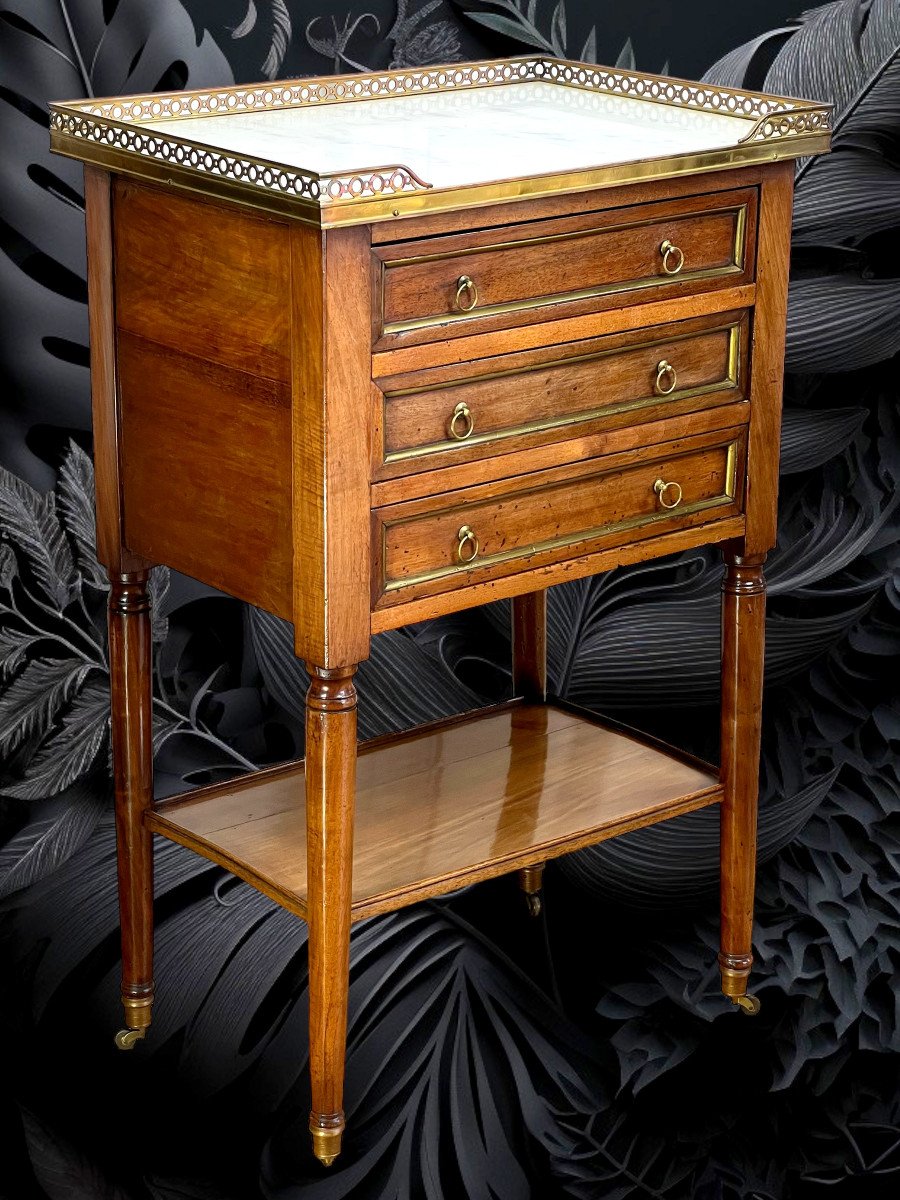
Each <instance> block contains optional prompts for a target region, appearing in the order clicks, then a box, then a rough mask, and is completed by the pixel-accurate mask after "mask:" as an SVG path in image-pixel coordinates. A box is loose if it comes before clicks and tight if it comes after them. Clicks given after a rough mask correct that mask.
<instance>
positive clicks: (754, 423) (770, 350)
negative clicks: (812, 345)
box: [744, 162, 794, 556]
mask: <svg viewBox="0 0 900 1200" xmlns="http://www.w3.org/2000/svg"><path fill="white" fill-rule="evenodd" d="M793 192H794V164H793V163H792V162H783V163H777V164H775V165H774V166H772V167H770V168H769V170H768V172H767V173H766V174H765V175H764V176H763V182H762V188H761V194H760V206H759V257H758V261H757V282H756V310H755V313H754V322H753V342H752V366H751V369H750V432H749V440H748V448H747V497H746V514H747V533H746V538H745V541H744V553H745V555H747V556H751V555H762V554H765V553H766V552H767V551H769V550H770V549H771V548H772V547H773V546H774V545H775V536H776V529H777V522H778V456H779V447H780V445H781V399H782V388H783V384H784V341H785V325H786V322H787V290H788V273H789V270H790V248H791V206H792V201H793Z"/></svg>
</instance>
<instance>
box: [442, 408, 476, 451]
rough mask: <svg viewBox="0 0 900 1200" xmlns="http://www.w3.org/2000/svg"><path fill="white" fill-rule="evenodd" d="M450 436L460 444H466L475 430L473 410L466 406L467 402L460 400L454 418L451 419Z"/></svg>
mask: <svg viewBox="0 0 900 1200" xmlns="http://www.w3.org/2000/svg"><path fill="white" fill-rule="evenodd" d="M447 428H448V430H449V431H450V436H451V437H455V438H456V440H457V441H458V442H464V441H465V440H466V438H467V437H468V436H469V435H470V434H471V432H472V430H473V429H474V428H475V418H474V417H473V416H472V410H471V409H470V408H469V406H468V404H466V402H465V400H460V402H459V404H457V406H456V408H454V410H453V416H452V417H451V418H450V424H449V425H448V427H447Z"/></svg>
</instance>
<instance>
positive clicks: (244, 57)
mask: <svg viewBox="0 0 900 1200" xmlns="http://www.w3.org/2000/svg"><path fill="white" fill-rule="evenodd" d="M532 47H540V48H542V49H544V50H552V51H553V52H555V53H558V54H564V55H566V56H568V57H573V58H576V57H581V58H585V59H588V60H593V61H600V62H606V63H614V62H618V63H620V64H626V65H635V66H637V67H638V68H639V69H646V70H654V71H655V70H665V71H669V72H671V73H673V74H681V75H684V76H686V77H690V78H700V77H703V78H706V79H709V80H714V81H716V82H718V83H722V84H733V85H747V86H749V87H754V88H763V89H768V90H771V91H776V92H785V93H788V94H798V95H806V96H811V97H815V98H818V99H822V100H829V101H832V102H833V103H834V104H835V105H836V108H837V129H836V134H835V139H834V153H833V154H832V155H830V156H828V157H824V158H821V159H818V160H815V161H812V162H807V163H804V164H801V165H800V167H799V170H798V174H797V190H796V204H795V215H794V239H793V242H794V249H793V265H792V282H791V293H790V311H789V329H788V374H787V377H786V381H785V406H786V407H785V419H784V444H783V453H782V460H781V501H780V533H779V541H778V548H777V550H776V551H775V552H774V554H773V555H772V557H771V560H770V568H769V579H770V581H771V590H770V601H769V609H768V617H767V635H768V648H769V649H768V658H767V667H766V685H767V686H766V708H765V735H764V753H763V758H764V761H763V770H762V792H761V813H760V838H761V845H760V870H759V904H758V921H757V928H756V954H757V968H756V981H757V990H758V991H759V992H760V993H761V996H762V1000H763V1008H762V1012H761V1014H760V1016H759V1017H758V1018H757V1019H756V1021H755V1022H750V1021H746V1020H744V1019H742V1018H740V1017H738V1016H737V1014H735V1013H734V1012H732V1011H731V1009H730V1006H728V1005H727V1004H726V1003H725V1002H724V1001H723V1000H721V998H719V997H718V996H717V983H716V977H715V971H714V963H715V954H714V944H715V937H716V913H717V903H716V870H717V868H716V852H717V826H716V814H715V813H710V812H709V811H703V812H698V813H695V814H692V815H690V816H687V817H683V818H680V819H678V820H676V821H672V822H667V823H665V824H663V825H661V826H657V827H655V828H652V829H649V830H645V831H642V832H639V833H635V834H630V835H628V836H625V837H622V838H619V839H616V840H614V841H612V842H607V843H605V844H604V845H603V846H600V847H598V848H596V849H594V850H590V851H584V852H582V853H579V854H576V855H573V856H571V857H570V858H568V859H565V860H561V861H559V862H558V863H557V864H554V866H553V867H552V868H551V869H548V872H547V880H546V895H545V907H544V914H543V916H542V918H541V919H540V920H538V921H533V922H529V921H528V920H526V919H525V917H524V914H523V911H522V909H521V907H520V904H521V898H520V897H519V896H517V894H516V889H515V887H514V886H513V885H512V884H511V882H510V881H509V880H499V881H496V882H493V883H489V884H484V885H480V886H478V887H475V888H470V889H468V890H465V891H463V892H460V893H457V894H455V895H453V896H451V897H449V898H447V899H445V900H443V901H440V902H432V903H427V904H423V905H419V906H417V907H415V908H412V909H409V910H407V911H405V912H403V913H400V914H395V915H392V916H387V917H384V918H380V919H375V920H372V921H368V922H366V923H364V924H362V925H360V926H359V927H358V928H357V930H356V932H355V934H354V939H353V954H352V990H351V1029H350V1040H349V1070H348V1090H349V1096H348V1105H349V1110H350V1112H349V1116H350V1120H351V1129H352V1137H348V1138H347V1139H346V1147H345V1151H344V1154H343V1155H342V1156H341V1158H340V1159H339V1160H338V1162H337V1164H336V1165H335V1167H334V1168H333V1169H332V1171H331V1172H329V1173H323V1172H322V1171H321V1170H319V1169H318V1168H317V1166H316V1164H315V1163H314V1161H313V1160H312V1159H311V1157H310V1155H309V1151H308V1148H307V1138H306V1136H305V1133H304V1126H305V1106H306V1101H307V1081H306V1079H305V1071H306V1062H305V1054H306V1050H305V1047H306V1032H305V1027H306V1018H307V999H306V967H305V958H306V953H305V944H304V941H305V933H304V927H303V926H302V924H301V923H300V922H298V921H296V920H295V919H293V918H291V917H290V916H288V915H286V914H285V913H283V912H282V911H280V910H279V909H277V908H276V907H275V906H274V905H272V904H271V903H270V902H269V901H268V900H266V899H265V898H263V897H261V896H259V895H258V894H257V893H255V892H254V891H253V890H251V889H250V888H248V887H246V886H245V885H243V884H241V883H238V882H237V881H235V880H234V879H232V878H231V877H229V876H228V875H226V874H225V873H224V872H222V871H220V870H219V869H217V868H215V867H213V866H212V865H211V864H209V863H206V862H204V861H202V860H200V859H199V858H196V857H194V856H192V855H191V854H189V853H187V852H184V851H182V850H181V849H180V848H178V847H176V846H174V845H172V844H168V843H166V844H160V845H159V846H158V847H157V920H158V929H159V932H158V1001H157V1010H156V1017H155V1023H154V1026H153V1030H152V1037H151V1039H149V1041H148V1042H147V1043H146V1044H145V1045H144V1046H142V1047H141V1048H140V1050H139V1051H136V1052H135V1053H134V1054H132V1055H130V1056H125V1055H118V1054H117V1052H116V1051H115V1050H114V1049H113V1047H112V1041H111V1038H110V1036H109V1035H110V1031H111V1030H113V1029H114V1028H116V1027H117V1025H116V1021H117V1012H116V1010H117V958H118V948H117V916H116V906H115V870H114V849H113V833H112V817H111V795H110V781H109V757H108V756H109V748H108V722H107V713H106V703H107V683H108V680H107V650H106V633H105V622H104V606H105V596H106V591H105V582H104V577H103V575H102V573H101V571H100V570H99V568H98V566H97V563H96V560H95V557H94V543H93V527H92V515H91V514H92V502H93V477H92V468H91V462H90V448H91V438H90V416H89V400H88V370H87V367H88V352H87V332H86V330H87V322H86V306H85V299H86V297H85V267H84V232H83V202H82V184H81V177H80V170H79V169H78V168H77V166H76V165H75V164H73V163H71V162H69V161H67V160H63V159H59V158H52V157H51V156H50V155H49V153H48V131H47V115H46V102H47V100H48V99H51V98H56V99H59V98H66V97H74V96H79V95H88V94H97V95H100V94H111V93H117V92H119V93H120V92H133V91H147V90H153V89H159V88H172V87H181V86H203V85H212V84H227V83H229V82H231V81H232V80H237V81H239V82H248V81H251V80H253V79H259V78H273V79H274V78H280V77H285V76H290V75H297V74H310V73H327V72H330V71H334V70H354V69H361V68H378V67H383V66H387V65H397V66H403V65H415V64H426V63H433V62H438V61H447V60H456V59H467V58H469V59H471V58H478V57H484V56H486V55H495V54H506V53H521V52H523V51H526V50H528V49H530V48H532ZM898 50H900V0H836V2H835V3H831V4H827V5H825V6H824V7H821V8H817V9H813V10H810V11H808V12H805V13H801V12H800V11H799V0H766V2H765V3H763V2H762V0H755V2H754V3H753V4H746V5H742V6H723V5H721V4H720V3H718V2H717V0H687V2H685V3H681V4H678V5H675V4H670V5H665V4H659V3H656V2H655V0H633V2H632V3H630V4H628V5H618V4H616V3H613V0H594V3H592V4H586V3H576V0H373V2H372V3H366V0H362V2H361V3H360V4H353V3H352V0H346V3H344V2H341V0H337V2H336V0H302V2H301V0H0V145H2V155H3V156H2V174H0V250H2V253H0V287H2V291H3V307H2V312H3V319H2V322H0V359H2V367H3V371H4V377H5V378H4V387H3V392H2V397H3V399H2V410H0V463H2V469H0V529H2V541H0V621H2V625H0V755H2V767H0V847H2V848H0V895H2V907H0V955H2V969H0V1016H2V1029H0V1052H2V1063H3V1068H2V1071H0V1128H2V1130H3V1141H2V1146H3V1149H2V1160H0V1197H2V1198H3V1200H29V1198H32V1197H34V1198H46V1197H49V1198H50V1200H57V1198H60V1200H61V1198H63V1197H66V1198H67V1200H149V1198H155V1200H174V1198H176V1197H182V1198H188V1197H193V1198H195V1200H249V1198H252V1197H254V1196H264V1197H268V1198H272V1200H307V1198H309V1200H339V1198H341V1200H342V1198H345V1197H346V1198H348V1200H350V1198H352V1200H376V1198H379V1200H380V1198H385V1200H394V1198H395V1197H396V1198H397V1200H401V1198H402V1200H418V1198H425V1197H427V1198H428V1200H467V1198H470V1197H471V1198H473V1200H482V1198H483V1200H489V1198H495V1200H527V1198H532V1197H533V1198H534V1200H553V1198H555V1197H563V1196H574V1197H580V1198H583V1200H606V1198H615V1200H620V1198H621V1200H626V1198H628V1197H659V1198H665V1200H737V1198H739V1197H747V1198H751V1197H756V1198H758V1200H761V1198H770V1200H781V1198H788V1200H805V1198H807V1197H820V1196H821V1197H825V1196H828V1197H835V1198H837V1200H868V1198H869V1197H873V1198H874V1197H881V1196H885V1197H887V1196H896V1195H897V1188H898V1183H900V1096H898V1069H897V1068H898V1062H900V1057H898V1050H900V1001H898V989H897V983H896V980H897V972H898V967H900V935H898V898H900V881H898V865H900V864H898V849H900V842H898V834H900V823H898V760H897V755H896V743H897V741H898V739H900V707H898V686H897V679H898V671H897V665H898V658H900V622H898V610H900V596H898V567H900V554H898V499H897V497H898V490H897V487H898V476H900V437H898V432H900V431H898V405H897V400H898V378H900V362H898V351H900V255H898V249H897V247H898V244H900V237H898V235H900V57H898ZM711 64H712V65H711ZM719 577H720V567H719V564H718V562H717V559H716V556H715V555H714V554H712V553H707V552H690V553H687V554H683V555H681V556H679V557H677V558H675V559H671V560H666V561H664V562H658V563H653V564H644V565H641V566H637V567H632V568H627V569H622V570H619V571H616V572H613V573H611V574H609V575H606V576H602V577H598V578H597V579H594V580H585V581H582V582H578V583H573V584H570V585H566V586H563V587H560V588H557V589H555V590H554V592H553V594H552V597H551V609H550V621H551V628H550V669H551V675H552V679H553V683H554V685H555V688H556V690H557V692H558V693H560V694H562V695H563V696H567V697H569V698H571V699H573V700H577V701H578V702H579V703H582V704H586V705H589V706H591V707H593V708H596V709H598V710H601V711H604V712H607V713H609V714H611V715H613V716H617V717H621V718H624V719H625V720H627V721H629V722H631V723H634V724H638V725H640V726H642V727H644V728H647V729H648V730H651V731H655V732H660V731H662V732H664V733H665V735H666V737H667V738H668V739H669V740H674V741H678V742H680V743H681V744H683V745H684V746H686V747H688V748H691V749H693V750H695V751H699V752H701V753H704V754H706V755H715V754H716V711H717V703H718V692H717V688H718V684H717V663H718V622H717V605H718V586H719ZM154 592H155V600H156V612H157V616H156V618H155V622H154V646H155V650H154V654H155V658H154V671H155V715H156V724H155V734H156V748H157V777H158V782H159V787H160V788H161V789H162V790H165V791H172V790H174V789H176V788H182V787H184V786H185V785H190V784H192V783H197V782H201V781H204V780H209V779H211V778H216V777H222V776H225V775H227V774H230V773H234V772H237V771H241V770H245V769H247V768H248V767H250V766H253V765H258V764H262V763H268V762H275V761H278V760H280V759H284V758H287V757H290V756H295V755H298V754H300V753H301V752H302V723H301V703H302V696H303V692H304V689H305V680H304V677H303V672H302V668H301V667H300V666H299V664H297V662H296V661H295V660H294V658H293V656H292V654H291V653H290V637H289V630H288V629H287V628H286V627H285V626H284V624H283V623H281V622H279V621H277V620H276V619H274V618H272V617H270V616H267V615H266V614H264V613H260V612H257V611H253V610H250V609H248V608H247V607H246V606H243V605H241V604H239V603H237V602H236V601H232V600H230V599H228V598H226V597H223V596H220V595H217V594H215V593H213V592H211V591H210V590H209V589H207V588H203V587H201V586H199V585H197V584H196V583H193V582H192V581H190V580H187V579H184V578H182V577H180V576H175V575H172V576H171V577H170V576H169V574H168V572H166V571H164V570H161V569H160V570H157V571H156V572H155V573H154ZM508 659H509V614H508V611H507V609H506V607H505V606H504V605H502V604H501V605H495V606H491V607H487V608H483V609H477V610H473V611H471V612H468V613H464V614H461V615H459V616H456V617H452V618H447V619H445V620H439V621H435V622H432V623H429V624H423V625H419V626H415V627H411V628H408V629H405V630H402V631H399V632H397V633H392V634H387V635H384V636H382V637H379V638H377V639H376V640H375V642H374V645H373V652H372V657H371V659H370V661H369V662H368V663H366V664H365V665H364V667H363V668H362V670H361V672H360V693H361V726H362V733H363V735H364V736H372V735H375V734H378V733H381V732H384V731H386V730H389V729H398V728H403V727H405V726H407V725H409V724H411V723H413V722H417V721H421V720H425V719H429V718H433V717H435V716H437V715H440V714H444V713H452V712H455V711H459V710H462V709H465V708H467V707H469V706H471V705H473V704H477V703H482V702H485V701H489V700H493V699H497V698H499V697H502V696H503V695H505V694H506V692H507V690H508V688H509V667H508Z"/></svg>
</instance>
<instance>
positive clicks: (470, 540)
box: [456, 525, 481, 563]
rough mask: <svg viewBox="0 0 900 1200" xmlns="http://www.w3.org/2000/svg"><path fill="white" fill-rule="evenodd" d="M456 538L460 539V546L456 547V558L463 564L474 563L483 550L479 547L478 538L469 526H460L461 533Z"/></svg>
mask: <svg viewBox="0 0 900 1200" xmlns="http://www.w3.org/2000/svg"><path fill="white" fill-rule="evenodd" d="M456 536H457V537H458V538H459V545H458V546H457V547H456V557H457V558H458V559H459V561H460V562H461V563H470V562H474V561H475V559H476V558H477V557H478V551H479V550H480V549H481V547H480V546H479V545H478V538H477V537H476V536H475V534H474V533H473V532H472V530H471V529H470V528H469V526H468V525H462V526H460V530H459V533H458V534H457V535H456Z"/></svg>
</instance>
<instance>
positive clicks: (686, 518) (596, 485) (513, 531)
mask: <svg viewBox="0 0 900 1200" xmlns="http://www.w3.org/2000/svg"><path fill="white" fill-rule="evenodd" d="M744 446H745V430H744V429H743V428H736V429H729V430H724V431H722V430H718V431H716V432H715V433H712V434H704V435H702V436H701V437H693V438H685V439H682V440H680V441H677V442H666V443H664V444H662V445H659V446H653V447H650V448H647V449H642V450H639V451H630V452H628V453H625V454H617V455H609V456H605V457H603V458H598V459H592V460H589V461H587V462H580V463H576V464H573V465H570V466H567V467H563V468H555V469H553V470H548V471H540V472H535V473H534V474H531V475H527V476H520V477H518V478H513V479H510V480H504V481H502V482H501V483H499V484H498V483H493V484H483V485H480V486H477V487H470V488H462V489H459V490H458V491H454V492H448V493H444V494H442V495H437V496H431V497H427V498H425V499H421V500H415V501H410V502H405V503H400V504H392V505H388V506H386V507H383V508H376V509H374V510H373V514H372V516H373V521H374V526H375V527H374V537H373V546H375V547H376V561H375V563H374V589H373V590H374V599H375V602H376V606H377V607H381V606H384V605H388V604H395V603H400V602H403V601H405V600H407V599H411V598H414V597H415V596H419V595H428V594H432V593H435V592H441V591H447V590H448V589H452V588H454V587H462V586H466V585H468V584H470V583H474V582H479V581H481V580H482V579H494V578H497V577H498V576H501V575H509V574H513V573H516V572H519V571H524V570H527V569H529V568H530V567H536V566H543V565H545V564H547V563H552V562H558V561H562V560H564V559H566V558H574V557H577V556H579V555H583V554H587V553H590V552H591V551H592V550H595V549H602V548H604V547H605V546H607V545H618V544H622V543H624V542H629V541H636V540H639V539H643V538H646V537H650V536H652V535H653V534H654V533H656V532H669V531H671V530H672V529H677V528H679V527H680V526H689V525H695V524H702V523H705V522H708V521H713V520H716V519H718V518H720V517H731V516H735V515H736V514H737V513H739V512H740V510H741V504H740V499H739V498H740V497H741V496H742V493H743V465H744Z"/></svg>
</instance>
